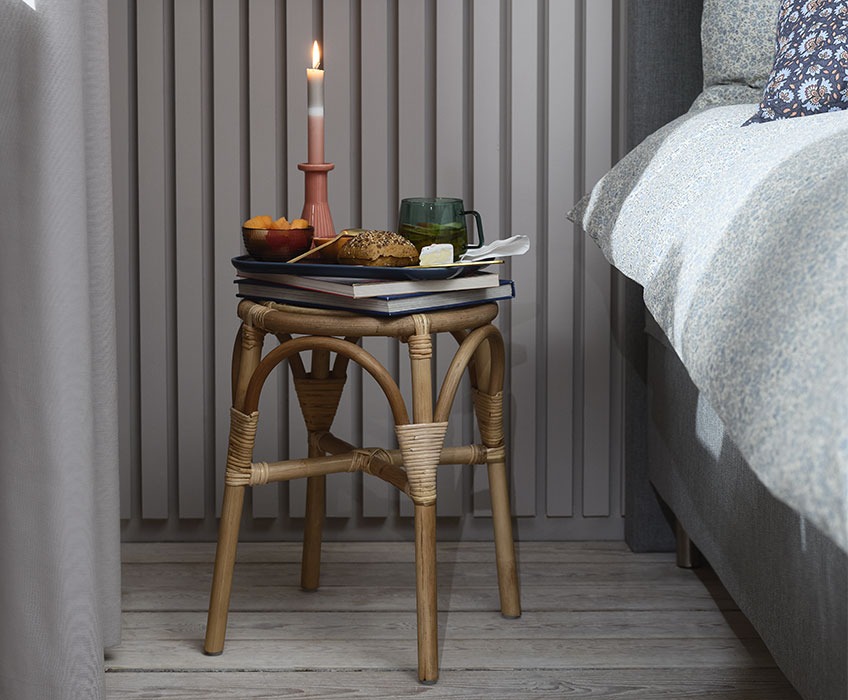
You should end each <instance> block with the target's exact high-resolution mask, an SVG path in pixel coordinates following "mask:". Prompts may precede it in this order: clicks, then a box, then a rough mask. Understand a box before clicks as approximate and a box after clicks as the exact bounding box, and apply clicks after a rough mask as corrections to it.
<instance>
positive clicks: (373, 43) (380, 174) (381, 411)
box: [361, 0, 395, 518]
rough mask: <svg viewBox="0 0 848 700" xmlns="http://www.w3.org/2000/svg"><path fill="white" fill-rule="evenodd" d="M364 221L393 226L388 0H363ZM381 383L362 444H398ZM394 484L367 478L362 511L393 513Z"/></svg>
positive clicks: (365, 390) (385, 354)
mask: <svg viewBox="0 0 848 700" xmlns="http://www.w3.org/2000/svg"><path fill="white" fill-rule="evenodd" d="M361 8H362V10H361V11H362V21H361V27H362V34H361V46H362V117H361V123H362V172H361V185H362V225H363V226H366V227H369V228H385V227H387V226H388V225H389V221H388V217H387V215H386V213H387V211H388V191H389V164H388V159H387V155H386V154H387V153H388V143H387V141H388V137H387V134H388V132H389V115H388V110H389V73H388V65H389V58H390V57H389V53H388V33H389V23H388V10H387V7H386V3H385V1H384V0H362V3H361ZM362 347H363V348H365V349H366V350H367V351H368V352H370V353H371V354H372V355H374V357H375V358H376V359H377V360H378V361H379V362H381V363H382V364H383V365H384V366H386V367H390V366H391V365H390V358H391V355H392V346H391V343H390V341H389V340H388V339H386V338H365V339H363V341H362ZM385 404H386V400H385V398H384V396H383V392H382V391H381V390H380V388H379V387H378V386H377V383H376V382H375V381H374V380H373V379H372V378H371V377H370V375H366V373H364V372H363V374H362V408H361V410H362V444H363V445H364V446H366V447H372V446H379V445H393V444H395V436H394V431H393V430H392V428H391V426H392V419H391V412H390V411H389V409H388V407H387V406H386V405H385ZM392 495H393V494H392V492H391V487H390V486H388V485H387V484H386V483H384V482H383V481H381V480H379V479H375V478H368V477H367V476H366V477H365V478H363V481H362V515H363V516H365V517H366V518H368V517H385V516H387V515H389V513H390V510H391V509H390V497H391V496H392Z"/></svg>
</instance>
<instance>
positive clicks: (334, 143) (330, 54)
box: [295, 2, 359, 518]
mask: <svg viewBox="0 0 848 700" xmlns="http://www.w3.org/2000/svg"><path fill="white" fill-rule="evenodd" d="M350 20H351V17H350V3H349V2H329V3H325V4H324V31H323V34H324V44H323V46H322V49H323V51H324V68H325V76H326V78H325V85H324V89H325V99H324V105H325V114H326V121H327V123H326V140H325V153H326V155H325V158H326V159H327V160H328V161H329V162H331V163H333V164H334V165H335V168H334V169H333V170H331V171H330V174H329V176H328V178H329V181H328V198H329V201H330V211H331V212H332V215H333V223H334V224H335V226H336V231H341V230H342V229H344V228H351V227H352V223H351V207H350V192H351V183H350V178H351V170H350V166H351V144H350V129H348V128H345V127H346V125H347V124H349V123H350V119H351V108H350V104H351V101H350V92H351V84H350V79H351V70H350V30H349V27H350ZM296 112H297V110H295V113H296ZM353 364H354V363H350V364H349V365H348V367H349V370H348V374H349V375H352V374H353V372H352V371H351V370H352V367H353ZM352 383H353V382H352V381H351V379H350V378H349V379H348V381H347V384H346V386H345V391H344V394H343V395H342V399H341V401H340V402H339V408H338V410H337V411H336V417H335V420H334V421H333V428H332V429H333V433H334V434H336V435H339V436H341V437H342V438H344V439H345V440H348V441H351V440H352V441H353V442H354V443H358V442H359V435H354V431H355V429H356V425H357V422H356V420H355V415H354V411H355V404H354V398H355V397H354V392H353V387H352V386H351V384H352ZM354 483H355V479H354V475H353V474H330V475H329V476H328V477H327V516H328V517H331V518H333V517H335V518H343V517H350V516H351V515H353V496H354Z"/></svg>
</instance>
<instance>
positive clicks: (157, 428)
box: [137, 0, 172, 519]
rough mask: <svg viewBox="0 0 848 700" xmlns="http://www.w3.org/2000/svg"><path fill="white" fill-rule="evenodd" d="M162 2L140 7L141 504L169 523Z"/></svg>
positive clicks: (145, 511)
mask: <svg viewBox="0 0 848 700" xmlns="http://www.w3.org/2000/svg"><path fill="white" fill-rule="evenodd" d="M164 12H165V11H164V3H163V2H162V0H149V1H148V2H142V3H139V4H138V5H137V32H138V64H139V65H140V66H144V70H140V71H139V74H138V200H139V269H140V270H142V274H140V276H139V299H140V304H139V339H140V373H141V387H140V403H141V465H142V482H141V499H142V515H143V517H145V518H157V519H160V518H161V519H164V518H167V517H168V473H169V468H170V466H171V465H169V455H168V440H167V436H168V432H169V423H170V419H171V418H172V416H169V414H168V404H169V401H168V376H167V370H168V364H169V357H168V337H167V336H168V328H167V318H166V315H167V314H166V311H165V310H166V309H167V307H168V304H169V299H168V296H167V290H168V271H169V263H170V261H169V255H168V245H169V242H168V237H167V232H168V228H169V222H168V213H167V196H166V193H165V186H166V185H165V183H166V178H165V173H166V170H167V169H168V168H169V167H170V165H169V164H168V163H167V162H166V144H165V138H166V137H165V119H166V114H165V91H166V85H165V68H166V67H165V28H164V27H165V16H164Z"/></svg>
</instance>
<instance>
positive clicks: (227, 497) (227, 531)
mask: <svg viewBox="0 0 848 700" xmlns="http://www.w3.org/2000/svg"><path fill="white" fill-rule="evenodd" d="M243 504H244V486H226V487H225V489H224V505H223V509H222V511H221V524H220V526H219V530H218V548H217V551H216V552H215V570H214V572H213V574H212V593H211V594H210V596H209V615H208V618H207V621H206V641H205V643H204V644H203V652H204V653H205V654H209V655H212V656H216V655H218V654H220V653H221V652H223V651H224V637H225V636H226V634H227V614H228V612H229V608H230V591H231V590H232V586H233V567H234V566H235V563H236V547H237V545H238V533H239V522H240V521H241V510H242V505H243Z"/></svg>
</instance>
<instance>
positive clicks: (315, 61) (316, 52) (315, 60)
mask: <svg viewBox="0 0 848 700" xmlns="http://www.w3.org/2000/svg"><path fill="white" fill-rule="evenodd" d="M320 66H321V49H320V47H319V46H318V42H317V41H315V42H314V43H313V44H312V67H313V68H319V67H320Z"/></svg>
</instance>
